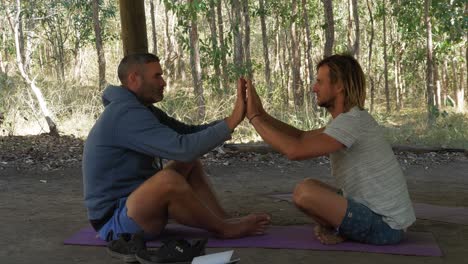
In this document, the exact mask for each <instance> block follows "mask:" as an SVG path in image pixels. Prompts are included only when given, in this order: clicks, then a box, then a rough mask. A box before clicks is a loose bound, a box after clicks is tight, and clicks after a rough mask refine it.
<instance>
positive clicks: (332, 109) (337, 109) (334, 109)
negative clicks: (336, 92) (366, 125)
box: [327, 102, 345, 119]
mask: <svg viewBox="0 0 468 264" xmlns="http://www.w3.org/2000/svg"><path fill="white" fill-rule="evenodd" d="M327 111H328V113H330V114H331V116H332V117H333V119H335V118H336V117H337V116H338V115H340V114H342V113H344V112H345V109H344V104H340V103H338V102H335V104H333V105H331V106H329V107H328V108H327Z"/></svg>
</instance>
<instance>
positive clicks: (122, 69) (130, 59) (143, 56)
mask: <svg viewBox="0 0 468 264" xmlns="http://www.w3.org/2000/svg"><path fill="white" fill-rule="evenodd" d="M150 62H159V57H158V56H156V55H154V54H152V53H135V54H130V55H127V56H125V57H124V58H123V59H122V60H121V61H120V63H119V67H118V69H117V75H118V76H119V79H120V82H121V83H122V84H125V82H126V79H127V75H128V71H129V69H130V68H131V67H133V66H134V65H142V64H146V63H150Z"/></svg>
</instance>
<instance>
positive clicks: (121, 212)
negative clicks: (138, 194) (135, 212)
mask: <svg viewBox="0 0 468 264" xmlns="http://www.w3.org/2000/svg"><path fill="white" fill-rule="evenodd" d="M126 202H127V197H124V198H120V199H119V201H118V202H117V207H116V208H115V210H114V214H113V215H112V217H111V218H110V219H109V221H107V223H105V224H104V225H103V226H102V227H101V229H99V231H98V236H99V238H101V239H103V240H105V241H111V240H115V239H118V236H119V234H122V233H131V234H134V233H138V232H141V231H143V229H142V228H141V227H140V226H139V225H138V224H137V223H135V221H133V219H131V218H130V217H128V215H127V205H126Z"/></svg>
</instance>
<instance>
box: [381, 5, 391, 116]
mask: <svg viewBox="0 0 468 264" xmlns="http://www.w3.org/2000/svg"><path fill="white" fill-rule="evenodd" d="M382 4H383V43H382V44H383V52H384V54H383V55H384V76H385V102H386V106H387V113H390V90H389V87H388V59H387V5H386V0H384V1H383V3H382Z"/></svg>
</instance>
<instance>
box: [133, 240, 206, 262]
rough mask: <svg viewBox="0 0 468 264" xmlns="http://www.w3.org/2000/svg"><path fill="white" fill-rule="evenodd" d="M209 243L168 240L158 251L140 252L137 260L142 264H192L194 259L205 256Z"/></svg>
mask: <svg viewBox="0 0 468 264" xmlns="http://www.w3.org/2000/svg"><path fill="white" fill-rule="evenodd" d="M207 242H208V239H196V240H191V241H187V240H184V239H177V240H167V241H163V245H162V246H161V247H160V248H159V249H158V250H155V251H150V250H142V251H139V252H138V253H137V254H136V258H137V260H138V261H139V262H140V263H141V264H156V263H157V264H169V263H171V264H185V263H187V264H190V263H192V260H193V258H195V257H198V256H201V255H205V246H206V243H207Z"/></svg>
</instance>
